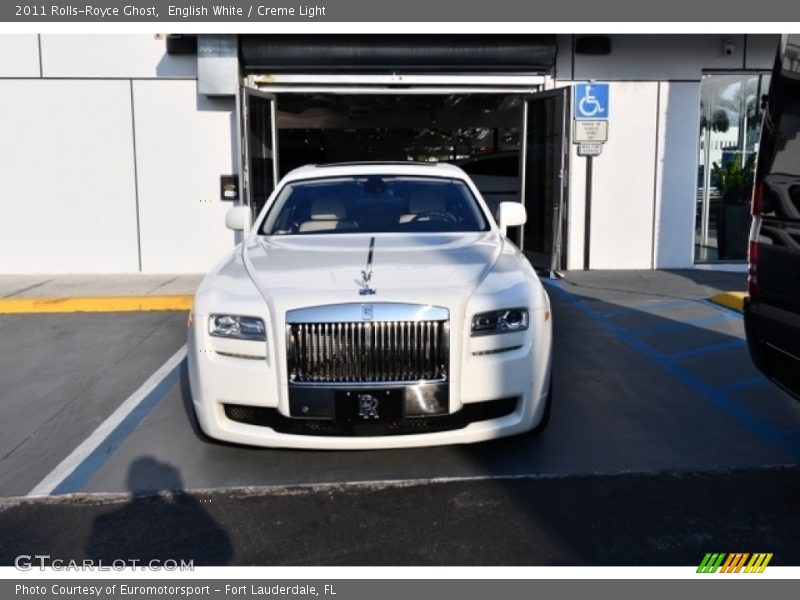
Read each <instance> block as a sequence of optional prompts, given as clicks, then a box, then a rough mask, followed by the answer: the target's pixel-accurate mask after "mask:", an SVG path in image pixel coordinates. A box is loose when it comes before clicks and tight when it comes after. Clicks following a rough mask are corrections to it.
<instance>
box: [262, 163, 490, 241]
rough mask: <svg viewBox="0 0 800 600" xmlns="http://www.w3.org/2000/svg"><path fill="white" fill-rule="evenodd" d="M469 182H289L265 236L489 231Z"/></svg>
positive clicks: (432, 179) (355, 179) (268, 221)
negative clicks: (468, 185)
mask: <svg viewBox="0 0 800 600" xmlns="http://www.w3.org/2000/svg"><path fill="white" fill-rule="evenodd" d="M487 229H488V223H487V221H486V218H485V217H484V215H483V213H482V211H481V209H480V206H479V205H478V202H477V200H476V199H475V197H474V196H473V195H472V193H471V192H470V189H469V187H467V185H466V184H465V183H464V182H463V181H460V180H458V179H446V178H443V177H403V176H388V175H370V176H364V177H331V178H323V179H309V180H306V181H295V182H293V183H290V184H288V185H286V186H285V187H284V188H283V190H282V191H281V192H280V194H279V195H278V198H277V199H276V201H275V202H274V204H273V205H272V207H271V208H270V209H269V213H268V214H267V218H266V219H265V220H264V223H263V225H262V227H261V230H260V233H262V234H264V235H306V234H317V233H325V234H330V233H393V232H397V233H405V232H408V233H444V232H451V231H486V230H487Z"/></svg>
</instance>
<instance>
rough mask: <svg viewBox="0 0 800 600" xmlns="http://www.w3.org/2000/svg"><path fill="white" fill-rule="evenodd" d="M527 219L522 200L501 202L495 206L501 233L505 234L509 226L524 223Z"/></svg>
mask: <svg viewBox="0 0 800 600" xmlns="http://www.w3.org/2000/svg"><path fill="white" fill-rule="evenodd" d="M527 220H528V211H527V210H525V205H524V204H522V202H501V203H500V206H499V207H497V225H498V226H499V227H500V232H501V233H502V234H503V235H506V233H507V232H508V228H509V227H518V226H520V225H525V222H526V221H527Z"/></svg>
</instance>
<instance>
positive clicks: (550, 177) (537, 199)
mask: <svg viewBox="0 0 800 600" xmlns="http://www.w3.org/2000/svg"><path fill="white" fill-rule="evenodd" d="M569 89H570V88H559V89H555V90H550V91H547V92H540V93H538V94H532V95H530V96H528V97H527V99H526V103H525V113H524V129H525V135H524V138H523V143H522V156H521V161H520V174H521V177H520V180H521V181H520V185H521V197H522V201H523V202H524V203H525V208H526V209H527V211H528V222H527V223H526V224H525V226H524V227H523V231H522V239H521V240H520V243H521V247H522V248H523V250H525V253H526V254H527V255H528V257H529V258H530V260H531V261H532V262H533V264H534V266H535V267H536V268H537V270H539V271H541V272H546V273H549V274H550V275H553V274H554V273H555V272H556V271H557V270H559V269H561V268H563V267H564V258H565V257H564V253H563V248H564V247H565V243H564V242H565V239H564V238H565V231H566V227H565V223H564V220H565V218H566V198H567V193H566V191H567V190H566V186H567V181H568V178H567V159H568V150H569V129H568V128H569V119H568V115H569V110H568V109H569Z"/></svg>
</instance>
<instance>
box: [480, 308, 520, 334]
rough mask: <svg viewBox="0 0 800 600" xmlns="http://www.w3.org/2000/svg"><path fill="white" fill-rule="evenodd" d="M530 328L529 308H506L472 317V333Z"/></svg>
mask: <svg viewBox="0 0 800 600" xmlns="http://www.w3.org/2000/svg"><path fill="white" fill-rule="evenodd" d="M527 328H528V309H527V308H504V309H503V310H493V311H490V312H484V313H478V314H477V315H475V316H474V317H472V335H490V334H493V333H510V332H512V331H525V330H526V329H527Z"/></svg>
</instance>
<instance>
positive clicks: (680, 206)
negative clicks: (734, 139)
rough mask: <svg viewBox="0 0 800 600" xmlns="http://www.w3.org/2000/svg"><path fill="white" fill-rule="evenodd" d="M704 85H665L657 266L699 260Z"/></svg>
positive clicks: (661, 95)
mask: <svg viewBox="0 0 800 600" xmlns="http://www.w3.org/2000/svg"><path fill="white" fill-rule="evenodd" d="M699 106H700V86H699V85H698V84H697V83H694V82H677V81H672V82H669V81H668V82H664V83H660V84H659V112H658V132H659V135H658V163H657V165H656V169H657V170H656V188H655V196H656V198H655V210H656V215H655V231H654V234H655V239H656V247H655V253H654V265H653V266H654V267H656V268H659V269H669V268H679V267H686V266H688V265H691V264H692V261H693V260H694V227H695V210H696V206H695V205H696V202H697V200H696V198H697V158H698V154H699V147H698V144H699V137H698V131H699V121H696V120H695V119H694V115H697V116H698V118H699V110H698V107H699Z"/></svg>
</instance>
